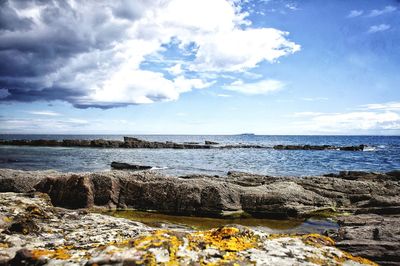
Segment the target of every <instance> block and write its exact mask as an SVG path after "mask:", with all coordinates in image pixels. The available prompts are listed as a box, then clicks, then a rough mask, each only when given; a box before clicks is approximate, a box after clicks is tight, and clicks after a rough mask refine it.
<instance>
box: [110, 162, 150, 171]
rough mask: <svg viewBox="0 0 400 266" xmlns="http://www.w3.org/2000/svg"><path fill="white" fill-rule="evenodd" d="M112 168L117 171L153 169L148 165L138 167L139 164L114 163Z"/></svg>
mask: <svg viewBox="0 0 400 266" xmlns="http://www.w3.org/2000/svg"><path fill="white" fill-rule="evenodd" d="M111 168H113V169H117V170H124V169H126V170H149V169H151V168H152V167H151V166H146V165H137V164H129V163H120V162H112V163H111Z"/></svg>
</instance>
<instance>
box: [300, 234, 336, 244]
mask: <svg viewBox="0 0 400 266" xmlns="http://www.w3.org/2000/svg"><path fill="white" fill-rule="evenodd" d="M301 240H303V242H304V243H305V244H307V245H311V246H316V247H321V246H334V245H335V241H333V239H332V238H330V237H327V236H323V235H320V234H308V235H303V236H301Z"/></svg>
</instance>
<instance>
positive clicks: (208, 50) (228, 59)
mask: <svg viewBox="0 0 400 266" xmlns="http://www.w3.org/2000/svg"><path fill="white" fill-rule="evenodd" d="M287 34H288V33H287V32H282V31H279V30H277V29H273V28H261V29H251V28H250V29H245V30H241V29H233V30H231V31H225V32H219V33H218V34H213V35H209V36H204V38H200V39H199V40H198V44H199V48H198V50H197V54H196V59H195V62H194V64H193V65H192V66H191V69H192V70H197V71H241V72H243V71H245V70H247V69H250V68H254V67H256V66H257V64H258V63H260V62H262V61H264V60H265V61H268V62H270V63H274V62H276V60H277V59H278V58H280V57H282V56H285V55H289V54H292V53H295V52H297V51H299V50H300V45H298V44H295V43H293V42H290V41H288V40H287V39H286V36H287Z"/></svg>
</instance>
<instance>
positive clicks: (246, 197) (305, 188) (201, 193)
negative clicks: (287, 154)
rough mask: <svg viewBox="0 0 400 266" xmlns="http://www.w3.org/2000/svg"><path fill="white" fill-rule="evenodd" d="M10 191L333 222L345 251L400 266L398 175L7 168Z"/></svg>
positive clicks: (1, 177) (92, 202)
mask: <svg viewBox="0 0 400 266" xmlns="http://www.w3.org/2000/svg"><path fill="white" fill-rule="evenodd" d="M8 191H12V192H29V191H38V192H42V193H46V194H47V195H48V196H49V198H50V200H51V202H52V204H53V205H54V206H58V207H63V208H70V209H82V208H92V207H97V208H98V207H100V208H106V209H137V210H152V211H157V212H161V213H168V214H173V215H194V216H210V217H214V216H219V217H221V216H223V217H226V216H228V217H231V216H235V217H237V216H249V215H250V216H253V217H261V218H272V219H292V218H295V219H301V218H308V217H321V216H322V217H334V218H335V219H337V220H338V222H339V225H340V228H339V230H334V231H332V232H326V234H327V235H329V236H331V237H332V238H333V239H335V240H336V242H337V245H338V246H340V247H341V248H342V249H343V250H346V251H349V252H352V253H354V254H356V255H359V256H362V257H365V258H369V259H371V260H373V261H376V262H377V263H379V264H382V265H398V263H399V262H400V254H399V253H398V250H400V233H399V228H400V222H399V219H400V218H399V216H400V197H399V195H400V172H399V171H392V172H388V173H367V172H355V171H345V172H340V173H338V174H328V175H326V176H317V177H303V178H299V177H271V176H263V175H254V174H247V173H239V172H229V173H228V175H227V176H204V175H190V176H181V177H171V176H164V175H161V174H159V173H157V172H154V171H141V172H137V171H135V172H130V171H109V172H101V173H59V172H48V171H47V172H46V171H45V172H41V171H31V172H29V171H17V170H8V169H1V170H0V192H8ZM349 219H350V220H349ZM351 219H352V220H351Z"/></svg>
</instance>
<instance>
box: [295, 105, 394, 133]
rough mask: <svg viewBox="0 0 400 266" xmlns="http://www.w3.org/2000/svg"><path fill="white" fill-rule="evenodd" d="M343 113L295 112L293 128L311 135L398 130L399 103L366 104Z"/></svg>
mask: <svg viewBox="0 0 400 266" xmlns="http://www.w3.org/2000/svg"><path fill="white" fill-rule="evenodd" d="M359 109H361V111H351V112H344V113H319V112H297V113H294V114H293V116H292V117H295V118H298V119H302V120H297V121H296V122H294V126H295V127H296V128H298V129H299V130H301V131H303V132H311V133H352V134H354V133H355V134H357V133H363V132H366V133H368V132H377V131H378V132H381V133H382V132H386V131H387V130H400V103H398V102H391V103H382V104H367V105H362V106H360V108H359Z"/></svg>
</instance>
